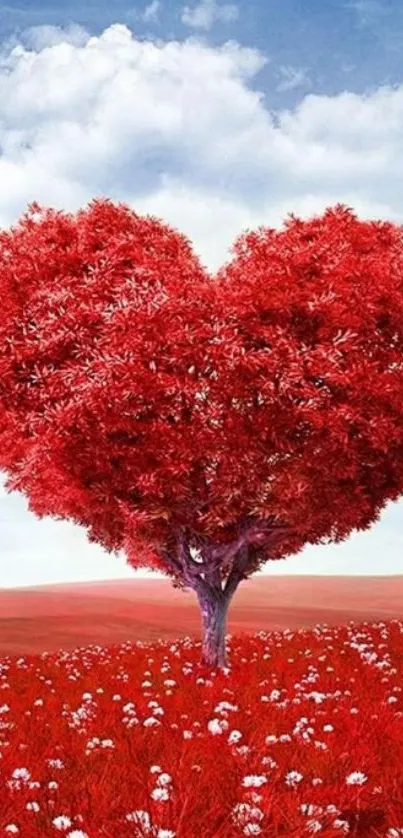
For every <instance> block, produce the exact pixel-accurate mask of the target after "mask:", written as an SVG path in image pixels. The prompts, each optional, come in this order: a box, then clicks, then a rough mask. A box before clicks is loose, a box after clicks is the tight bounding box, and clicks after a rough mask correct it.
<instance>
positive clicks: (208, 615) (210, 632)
mask: <svg viewBox="0 0 403 838" xmlns="http://www.w3.org/2000/svg"><path fill="white" fill-rule="evenodd" d="M197 596H198V599H199V603H200V607H201V611H202V626H203V637H202V655H201V663H202V664H206V665H208V666H211V667H212V668H216V667H219V668H221V669H224V668H225V667H226V666H227V654H226V649H225V629H226V625H227V613H228V607H229V604H230V601H231V597H228V596H225V594H223V593H221V595H220V594H219V593H218V592H217V593H216V594H215V596H206V595H205V594H204V593H200V594H199V593H198V594H197Z"/></svg>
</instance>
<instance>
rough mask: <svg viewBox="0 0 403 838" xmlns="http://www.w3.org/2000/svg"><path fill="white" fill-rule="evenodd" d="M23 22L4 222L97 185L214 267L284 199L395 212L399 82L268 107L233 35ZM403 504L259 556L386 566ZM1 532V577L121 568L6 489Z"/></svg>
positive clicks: (268, 220)
mask: <svg viewBox="0 0 403 838" xmlns="http://www.w3.org/2000/svg"><path fill="white" fill-rule="evenodd" d="M29 37H30V38H31V40H30V42H29V44H27V39H26V35H25V36H24V43H25V47H24V46H22V45H20V46H18V47H13V48H12V49H11V48H10V47H6V46H4V47H3V49H2V51H1V52H0V148H1V152H2V154H1V157H0V183H1V190H0V225H1V226H3V227H8V226H9V225H10V224H13V223H15V221H16V220H17V218H18V217H19V216H20V215H21V213H22V212H23V211H25V209H26V207H27V204H28V203H29V202H30V201H33V200H37V201H38V202H39V203H42V204H44V205H45V206H46V205H48V206H49V205H51V206H54V207H57V208H60V209H65V210H68V211H75V210H76V209H78V208H79V207H81V206H83V205H85V204H86V203H87V202H88V201H90V200H91V199H92V198H93V197H96V196H100V195H108V196H110V197H111V198H113V199H115V200H123V201H126V202H128V203H129V204H130V205H131V206H132V207H133V209H135V210H136V211H137V212H140V213H150V214H153V215H156V216H159V217H161V218H164V219H165V220H166V221H167V222H168V223H170V224H172V225H173V226H175V227H177V228H179V229H180V230H181V231H182V232H183V233H185V234H186V235H187V236H188V237H189V238H191V239H192V241H193V242H194V247H195V250H196V252H197V253H198V254H199V255H200V256H201V257H202V260H203V261H204V263H205V265H206V266H207V267H208V268H209V269H210V270H212V271H214V270H216V269H217V268H218V267H219V265H220V264H221V263H222V262H223V261H226V260H227V259H228V258H229V256H230V254H229V247H230V245H231V244H232V242H233V240H234V238H235V236H236V235H237V234H238V233H240V232H241V231H242V230H244V229H245V228H247V227H249V228H253V227H257V226H258V225H261V224H265V225H267V226H272V227H278V226H279V225H281V224H282V222H283V220H284V219H285V217H286V215H287V213H289V212H296V213H297V214H299V215H301V216H302V217H308V216H311V215H312V214H313V213H319V212H322V211H323V210H324V209H325V207H326V206H329V205H332V204H335V203H336V202H338V201H341V202H343V203H346V204H348V205H350V206H352V207H353V208H354V209H355V211H356V212H357V213H358V214H359V215H360V216H361V217H362V218H385V219H390V220H394V221H398V222H400V223H402V222H403V209H402V207H403V187H402V186H401V183H402V179H401V178H400V177H399V175H400V173H401V171H402V165H403V164H402V161H401V136H402V133H403V86H396V87H395V88H393V89H391V88H387V87H385V88H381V89H379V90H377V91H375V92H373V93H371V94H366V95H363V96H360V95H358V94H353V93H348V92H344V93H341V94H337V95H332V96H326V95H309V96H306V97H305V98H304V99H303V100H302V101H301V103H300V104H299V105H298V107H296V108H295V109H292V110H286V111H283V112H281V113H279V114H273V113H271V112H270V111H268V110H267V109H266V108H265V104H264V97H263V95H262V94H261V93H259V92H258V91H256V90H252V89H251V85H252V83H255V77H256V75H257V73H258V72H259V71H260V70H261V69H262V68H263V67H264V66H265V63H267V60H268V59H267V57H265V56H263V55H262V54H261V53H260V52H259V50H257V49H247V48H245V47H241V46H240V45H239V44H237V43H236V42H234V41H229V42H227V43H226V44H224V45H223V46H220V47H212V46H209V45H207V44H205V43H202V42H201V41H199V40H198V39H196V38H190V39H188V40H186V41H184V42H182V43H180V42H177V41H172V42H167V43H166V42H163V41H161V40H147V39H142V40H137V39H136V38H135V37H134V36H133V35H132V34H131V32H130V30H129V29H128V28H127V27H125V26H123V25H119V24H116V25H115V26H112V27H109V28H108V29H106V30H105V31H104V32H103V33H102V35H100V36H99V37H98V36H97V37H90V36H89V35H88V34H85V33H84V31H81V30H80V31H79V32H77V29H74V27H70V29H69V30H68V31H67V34H65V33H64V32H63V31H62V30H60V29H57V28H56V27H40V28H39V30H38V31H36V33H35V31H33V30H31V31H30V36H29ZM28 46H29V48H28ZM2 482H4V481H2ZM0 485H1V484H0ZM396 510H397V517H396ZM402 510H403V506H402V502H400V503H399V504H396V505H392V506H391V507H388V509H387V510H386V511H385V513H384V514H385V519H384V521H385V522H386V520H387V521H390V522H391V523H390V525H388V526H389V529H387V528H386V523H385V522H384V521H383V522H382V523H379V524H377V525H376V527H375V528H374V529H373V530H372V531H371V533H370V534H367V533H362V534H359V535H358V536H354V540H353V539H350V540H349V542H348V543H347V544H345V545H336V546H335V547H334V548H333V547H317V548H307V549H306V551H304V553H303V554H301V555H300V556H298V557H295V558H293V559H289V560H287V562H280V563H278V564H277V565H273V566H272V568H270V565H269V566H268V567H269V568H270V570H272V571H273V572H279V573H287V572H304V571H305V572H309V570H311V572H312V570H313V572H324V573H326V572H327V571H328V570H329V568H331V567H333V571H332V572H335V570H334V568H335V567H336V568H339V569H340V572H344V571H346V572H354V571H356V572H357V570H358V569H360V572H364V571H365V569H367V571H368V572H372V573H374V572H375V573H376V572H381V573H382V572H393V569H395V572H399V569H400V568H401V565H400V562H401V558H400V556H401V542H399V539H401V537H400V536H399V527H400V530H401V522H402ZM386 516H388V517H386ZM390 516H391V517H390ZM11 521H13V522H14V523H11ZM0 532H1V537H2V542H1V546H0V587H1V586H2V585H4V586H6V585H10V586H12V585H17V584H28V583H29V582H32V583H34V582H35V580H37V581H38V583H39V582H40V581H47V580H49V581H54V580H55V579H57V578H59V579H60V580H63V579H65V580H68V579H78V578H91V577H92V578H95V577H96V576H97V575H98V573H97V571H98V570H99V577H98V578H107V577H108V576H109V577H110V578H113V577H114V576H120V575H131V574H132V571H131V570H130V569H129V568H125V563H124V558H123V557H122V559H119V560H118V559H115V558H113V557H110V556H108V555H107V554H105V553H104V552H103V551H102V548H101V547H97V546H95V545H90V544H87V541H86V535H85V531H83V530H79V529H78V528H77V527H76V526H74V525H73V524H71V523H68V522H63V523H61V522H55V521H52V520H51V519H43V520H40V521H38V520H36V519H35V518H34V517H33V516H32V515H30V513H29V512H28V509H27V504H26V502H25V500H24V498H22V497H21V496H19V495H18V494H17V493H13V494H12V495H3V496H1V491H0ZM371 545H372V546H371ZM16 557H17V559H18V561H17V560H16ZM332 557H334V558H333V559H332ZM336 557H337V558H336ZM291 569H292V571H291ZM81 574H83V575H81Z"/></svg>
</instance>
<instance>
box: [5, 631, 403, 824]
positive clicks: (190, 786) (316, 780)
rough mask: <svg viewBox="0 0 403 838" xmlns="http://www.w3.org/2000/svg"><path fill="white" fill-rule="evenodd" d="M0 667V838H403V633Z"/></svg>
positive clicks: (174, 648)
mask: <svg viewBox="0 0 403 838" xmlns="http://www.w3.org/2000/svg"><path fill="white" fill-rule="evenodd" d="M226 643H227V649H228V655H229V666H228V668H227V669H225V670H213V671H208V670H207V669H206V668H205V667H203V666H202V665H201V664H200V663H199V662H198V659H199V654H200V643H197V642H195V640H194V639H192V638H190V637H185V638H183V639H180V640H178V641H176V642H174V643H173V642H172V641H157V642H154V643H144V642H137V643H134V642H133V643H132V642H127V643H123V644H121V645H113V646H108V647H101V646H94V645H92V646H88V647H85V648H84V647H80V648H77V649H75V650H74V651H59V652H56V653H46V652H45V653H43V654H41V655H30V656H23V657H18V656H14V657H4V658H2V659H0V838H1V837H2V836H4V838H7V836H14V835H15V836H21V838H31V837H32V838H34V836H35V837H36V836H42V838H46V836H54V837H55V838H56V836H66V837H67V838H95V836H108V838H126V836H127V837H128V838H129V836H133V838H137V836H138V838H143V836H144V837H145V836H150V838H213V836H217V838H232V836H233V837H234V838H235V837H236V836H255V835H256V836H267V838H269V836H270V838H271V836H273V838H277V836H305V835H306V836H309V835H319V836H323V838H325V836H326V838H331V836H334V838H336V836H344V835H351V836H352V835H354V836H364V838H370V836H385V838H400V836H403V694H402V687H403V683H402V662H403V622H402V621H400V620H397V619H394V620H390V621H388V622H377V623H369V622H362V623H360V624H357V623H353V622H350V623H348V624H347V625H344V626H338V627H330V626H329V625H327V624H323V623H321V624H318V625H316V626H315V627H314V628H313V629H309V630H307V629H304V630H302V629H301V630H298V631H290V630H288V631H282V632H259V633H258V634H255V635H245V634H242V635H237V636H236V637H235V636H231V635H227V638H226Z"/></svg>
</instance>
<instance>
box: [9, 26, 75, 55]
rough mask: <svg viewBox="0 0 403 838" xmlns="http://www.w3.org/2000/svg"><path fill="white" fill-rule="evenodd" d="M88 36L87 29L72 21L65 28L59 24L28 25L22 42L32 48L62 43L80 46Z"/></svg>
mask: <svg viewBox="0 0 403 838" xmlns="http://www.w3.org/2000/svg"><path fill="white" fill-rule="evenodd" d="M89 37H90V36H89V33H88V32H87V30H86V29H84V27H83V26H80V25H79V24H78V23H72V24H71V25H70V26H68V27H66V28H65V29H62V27H60V26H47V25H44V26H30V27H28V28H27V29H25V30H24V32H23V41H24V44H25V45H26V46H27V47H30V48H31V49H34V50H42V49H45V48H46V47H51V46H55V45H56V44H63V43H69V44H74V46H77V47H81V46H83V45H84V44H85V43H86V42H87V41H88V38H89Z"/></svg>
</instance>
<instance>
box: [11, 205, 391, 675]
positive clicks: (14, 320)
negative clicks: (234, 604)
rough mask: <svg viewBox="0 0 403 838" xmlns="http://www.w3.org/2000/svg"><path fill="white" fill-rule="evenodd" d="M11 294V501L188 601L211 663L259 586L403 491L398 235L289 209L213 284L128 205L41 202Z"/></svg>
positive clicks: (237, 250) (14, 254) (32, 212)
mask: <svg viewBox="0 0 403 838" xmlns="http://www.w3.org/2000/svg"><path fill="white" fill-rule="evenodd" d="M0 295H1V300H2V308H1V314H0V468H1V469H2V470H3V471H4V472H6V473H7V474H8V479H7V483H6V488H7V489H8V490H9V491H11V490H19V491H21V492H23V493H24V494H25V495H26V496H27V498H28V500H29V509H30V510H31V511H32V512H34V513H35V514H36V515H37V516H38V517H43V516H44V515H52V516H54V517H56V518H58V519H70V520H71V521H74V522H75V523H77V524H79V525H81V526H84V527H86V528H87V530H88V538H89V541H91V542H97V543H99V544H101V545H102V546H103V547H104V548H105V549H106V550H107V551H108V552H110V553H111V552H113V553H117V552H118V551H119V550H123V551H124V552H125V553H126V556H127V560H128V563H129V564H130V565H131V566H132V567H133V568H138V567H141V566H143V567H144V566H148V567H150V568H153V569H155V570H158V571H162V572H163V573H165V574H167V575H168V576H170V577H171V578H172V579H173V583H174V586H175V587H179V588H182V589H184V588H188V587H191V588H192V589H193V590H194V591H195V592H196V595H197V597H198V600H199V603H200V606H201V610H202V618H203V656H202V659H203V661H204V662H207V663H208V664H210V665H213V666H217V665H218V666H224V665H225V663H226V655H225V625H226V615H227V611H228V606H229V604H230V601H231V598H232V596H233V594H234V592H235V590H236V588H237V586H238V584H239V582H240V581H241V580H242V579H247V578H248V577H249V576H250V575H251V574H252V573H253V572H255V571H256V570H258V569H259V568H260V567H261V566H262V565H263V564H264V562H266V561H267V560H268V559H281V558H284V557H286V556H289V555H291V554H293V553H296V552H298V551H300V550H301V549H302V547H303V546H304V545H305V544H308V543H310V544H324V543H329V542H340V541H342V540H343V539H345V538H347V537H348V535H349V534H350V533H351V532H352V531H353V530H364V529H367V528H368V527H369V526H370V525H371V524H372V523H373V522H375V521H376V520H377V519H378V518H379V514H380V512H381V510H382V509H383V508H384V506H385V505H386V503H387V502H388V501H389V500H395V499H397V498H398V497H399V496H400V495H401V494H402V491H403V488H402V487H403V353H402V347H403V248H402V227H399V226H397V225H393V224H391V223H388V222H373V221H371V222H363V221H359V220H358V219H357V218H356V216H355V215H354V214H353V212H352V211H351V209H349V208H346V207H344V206H343V205H337V206H336V207H335V208H334V209H328V210H326V212H325V213H324V215H323V216H322V217H317V218H314V219H313V220H310V221H302V220H300V219H298V218H295V217H294V216H291V217H290V218H289V219H288V220H286V222H285V225H284V229H283V230H280V231H275V230H272V229H265V228H259V229H258V230H257V231H256V232H247V233H245V234H243V235H241V236H240V237H239V238H238V239H237V241H236V243H235V245H234V248H233V259H232V261H230V262H229V263H228V264H227V265H226V266H224V267H223V268H222V270H221V271H219V272H218V273H217V275H216V276H214V277H212V276H209V275H208V273H207V272H206V271H205V270H204V268H203V266H202V265H201V263H200V261H199V260H198V258H197V257H196V256H195V255H194V253H193V252H192V249H191V246H190V244H189V242H188V241H187V240H186V238H185V237H184V236H182V235H180V234H179V233H177V232H175V231H174V230H173V229H171V228H170V227H169V226H167V225H166V224H163V223H162V222H160V221H158V220H157V219H155V218H153V217H147V218H141V217H139V216H138V215H136V214H135V213H133V212H132V211H131V210H130V209H129V208H128V207H126V206H125V205H122V204H119V205H115V204H113V203H112V202H111V201H108V200H95V201H93V202H91V204H89V205H88V207H87V208H86V209H84V210H80V211H79V212H78V213H77V214H76V215H75V216H74V215H68V214H64V213H61V212H56V211H54V210H48V209H47V210H45V209H42V208H41V207H39V206H38V205H37V204H32V205H30V207H29V209H28V211H27V213H25V215H24V216H23V217H22V219H21V220H20V221H19V222H18V224H17V225H16V226H14V227H12V228H11V229H10V230H8V231H2V232H0Z"/></svg>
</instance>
